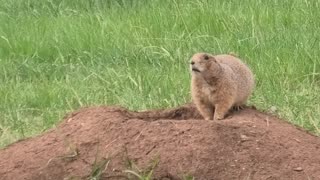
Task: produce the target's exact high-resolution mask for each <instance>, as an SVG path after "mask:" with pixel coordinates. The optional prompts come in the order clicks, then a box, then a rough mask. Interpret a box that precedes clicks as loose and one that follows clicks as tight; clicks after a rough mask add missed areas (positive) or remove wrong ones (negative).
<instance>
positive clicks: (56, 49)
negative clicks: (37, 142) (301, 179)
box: [0, 0, 320, 147]
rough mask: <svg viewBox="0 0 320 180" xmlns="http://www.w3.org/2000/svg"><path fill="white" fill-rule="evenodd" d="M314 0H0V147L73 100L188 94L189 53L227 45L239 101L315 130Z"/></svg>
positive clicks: (172, 98)
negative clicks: (239, 79) (242, 92)
mask: <svg viewBox="0 0 320 180" xmlns="http://www.w3.org/2000/svg"><path fill="white" fill-rule="evenodd" d="M319 9H320V1H318V0H305V1H298V0H283V1H277V0H270V1H262V0H243V1H237V0H228V1H226V0H216V1H210V0H171V1H169V0H139V1H134V0H0V68H1V69H0V147H4V146H5V145H8V144H9V143H12V142H14V141H16V140H18V139H21V138H24V137H29V136H33V135H35V134H39V133H41V132H43V131H45V130H46V129H48V128H51V127H54V126H55V125H56V124H57V123H58V122H59V120H61V118H62V117H63V116H64V115H65V113H66V112H70V111H73V110H75V109H78V108H79V107H82V106H93V105H121V106H125V107H128V108H130V109H135V110H143V109H149V108H160V107H173V106H177V105H179V104H183V103H185V102H188V101H190V93H189V91H190V88H189V84H190V75H189V71H188V63H189V58H190V56H191V55H192V54H193V53H195V52H198V51H205V52H211V53H214V54H219V53H228V52H235V53H237V54H238V55H239V56H240V57H241V58H242V59H244V60H245V61H246V62H247V63H248V64H249V66H250V67H251V68H252V70H253V72H254V74H255V78H256V82H257V84H256V89H255V92H254V94H253V96H252V97H251V99H250V101H249V103H250V104H254V105H255V106H256V107H257V108H258V109H261V110H269V109H270V108H271V109H273V110H274V109H276V110H277V113H278V115H279V116H280V117H282V118H285V119H287V120H288V121H290V122H293V123H295V124H298V125H299V126H302V127H304V128H306V129H308V130H311V131H313V132H314V133H316V134H320V103H319V102H320V95H319V90H320V34H319V32H320V21H319V19H320V11H319Z"/></svg>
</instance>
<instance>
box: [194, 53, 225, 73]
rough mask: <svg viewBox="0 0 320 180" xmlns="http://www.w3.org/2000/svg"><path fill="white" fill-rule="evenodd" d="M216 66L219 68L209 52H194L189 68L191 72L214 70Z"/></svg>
mask: <svg viewBox="0 0 320 180" xmlns="http://www.w3.org/2000/svg"><path fill="white" fill-rule="evenodd" d="M217 68H219V64H218V63H217V60H216V59H215V58H214V57H213V55H211V54H207V53H196V54H194V55H193V56H192V58H191V62H190V70H191V73H192V74H198V73H204V72H207V71H208V70H210V71H211V72H214V71H215V70H216V69H217Z"/></svg>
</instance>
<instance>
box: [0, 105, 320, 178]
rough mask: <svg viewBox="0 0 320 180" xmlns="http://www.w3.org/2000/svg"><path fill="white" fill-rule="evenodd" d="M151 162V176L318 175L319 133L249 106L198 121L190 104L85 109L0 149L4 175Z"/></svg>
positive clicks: (104, 174)
mask: <svg viewBox="0 0 320 180" xmlns="http://www.w3.org/2000/svg"><path fill="white" fill-rule="evenodd" d="M150 166H154V167H153V169H154V178H155V179H187V175H189V177H191V176H193V177H195V179H320V138H318V137H315V136H313V135H311V134H308V133H307V132H305V131H303V130H300V129H298V128H296V127H295V126H293V125H290V124H288V123H286V122H284V121H281V120H279V119H276V118H274V117H271V116H268V115H266V114H264V113H260V112H258V111H256V110H253V109H249V108H247V109H245V110H242V111H240V112H236V113H233V114H231V117H229V118H228V119H225V120H222V121H204V120H201V119H200V116H199V114H198V112H197V111H196V109H195V108H194V107H193V106H192V105H185V106H182V107H178V108H175V109H169V110H157V111H146V112H141V113H138V112H129V111H127V110H126V109H123V108H117V107H91V108H84V109H81V110H79V111H77V112H74V113H72V114H70V115H69V116H67V117H66V118H65V119H64V121H63V122H62V123H61V124H60V125H59V126H58V127H57V128H56V129H52V130H50V131H48V132H47V133H45V134H43V135H41V136H38V137H34V138H29V139H25V140H22V141H20V142H17V143H14V144H12V145H10V146H8V147H6V148H5V149H2V150H1V151H0V179H8V180H11V179H88V178H90V177H101V179H128V176H129V174H130V173H128V172H131V171H129V170H133V171H134V172H137V173H140V174H141V173H142V171H141V172H140V171H139V170H138V168H136V167H139V168H140V170H147V169H148V167H150ZM125 170H127V171H126V172H124V171H125ZM131 173H132V172H131ZM131 177H132V178H133V177H134V176H133V175H131ZM133 179H134V178H133Z"/></svg>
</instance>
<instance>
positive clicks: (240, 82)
mask: <svg viewBox="0 0 320 180" xmlns="http://www.w3.org/2000/svg"><path fill="white" fill-rule="evenodd" d="M214 57H215V59H216V60H217V62H219V63H221V64H225V65H227V66H229V67H230V68H231V69H232V71H233V72H234V76H235V77H234V79H235V82H236V83H237V89H238V90H237V94H238V95H237V96H236V97H237V99H236V104H238V103H239V104H242V103H245V101H246V100H247V98H248V96H249V95H250V94H251V92H252V90H253V87H254V78H253V74H252V72H251V70H250V69H249V68H248V66H247V65H245V64H244V63H243V62H242V61H241V60H240V59H239V58H237V57H235V56H232V55H227V54H221V55H216V56H214Z"/></svg>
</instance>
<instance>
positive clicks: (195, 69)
mask: <svg viewBox="0 0 320 180" xmlns="http://www.w3.org/2000/svg"><path fill="white" fill-rule="evenodd" d="M191 70H192V71H195V72H200V70H199V69H197V68H195V67H192V69H191Z"/></svg>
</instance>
